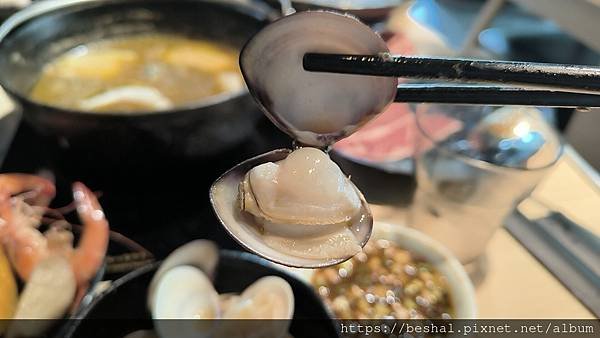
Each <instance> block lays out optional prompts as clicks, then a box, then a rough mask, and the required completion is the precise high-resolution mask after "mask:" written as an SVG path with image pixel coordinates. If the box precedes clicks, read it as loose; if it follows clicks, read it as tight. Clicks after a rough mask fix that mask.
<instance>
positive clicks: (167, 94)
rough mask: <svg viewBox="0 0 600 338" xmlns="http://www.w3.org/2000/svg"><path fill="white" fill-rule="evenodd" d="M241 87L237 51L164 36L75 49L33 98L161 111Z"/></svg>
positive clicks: (79, 106)
mask: <svg viewBox="0 0 600 338" xmlns="http://www.w3.org/2000/svg"><path fill="white" fill-rule="evenodd" d="M243 86H244V84H243V80H242V78H241V75H240V71H239V67H238V52H237V50H234V49H233V48H230V47H228V46H224V45H220V44H217V43H214V42H209V41H203V40H195V39H190V38H186V37H181V36H176V35H168V34H148V35H135V36H129V37H123V38H118V39H109V40H103V41H98V42H93V43H89V44H87V45H82V46H78V47H76V48H74V49H72V50H70V51H68V52H66V53H64V54H62V55H60V56H59V57H57V58H56V59H54V60H52V61H51V62H50V63H48V64H47V65H45V67H44V68H43V70H42V72H41V75H40V78H39V80H38V81H37V82H36V84H35V85H34V87H33V89H32V90H31V93H30V97H31V99H33V100H35V101H38V102H42V103H45V104H48V105H52V106H59V107H64V108H70V109H76V110H84V111H93V112H108V111H110V112H130V113H133V112H136V111H153V110H165V109H170V108H174V107H179V106H188V105H193V104H195V103H198V102H199V101H201V100H202V99H203V98H206V97H210V96H213V95H217V94H220V93H224V92H228V91H237V90H240V89H242V88H243Z"/></svg>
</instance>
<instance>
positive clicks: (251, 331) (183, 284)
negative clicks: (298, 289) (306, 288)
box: [128, 240, 294, 338]
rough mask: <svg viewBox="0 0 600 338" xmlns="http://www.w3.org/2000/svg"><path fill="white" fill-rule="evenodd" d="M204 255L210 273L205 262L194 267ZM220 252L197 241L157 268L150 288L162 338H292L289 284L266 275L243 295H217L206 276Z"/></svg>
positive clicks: (148, 333) (144, 334) (140, 333)
mask: <svg viewBox="0 0 600 338" xmlns="http://www.w3.org/2000/svg"><path fill="white" fill-rule="evenodd" d="M213 250H215V252H213ZM202 252H204V253H205V254H206V257H205V258H206V259H208V260H210V261H211V262H210V264H208V266H209V267H210V269H206V264H201V266H194V265H190V264H192V263H193V264H195V265H198V264H197V263H198V262H199V258H200V256H198V254H199V253H202ZM216 254H218V250H217V248H216V246H215V245H214V243H212V242H209V241H205V240H197V241H193V242H190V243H188V244H186V245H184V246H182V247H181V248H179V249H177V250H175V251H174V252H173V253H172V254H171V255H170V256H169V257H168V258H167V259H166V260H165V262H164V263H163V264H162V265H161V267H160V268H159V269H158V270H157V272H156V274H155V275H154V278H153V281H152V284H151V286H150V287H149V290H148V299H149V309H150V312H151V313H152V318H153V319H154V324H155V329H156V335H157V336H159V337H161V338H174V337H225V336H226V337H250V336H251V337H275V338H276V337H284V336H286V337H287V336H289V335H288V329H289V324H290V320H291V319H292V317H293V315H294V293H293V291H292V287H291V286H290V285H289V284H288V282H286V281H285V280H284V279H282V278H280V277H276V276H267V277H263V278H261V279H259V280H257V281H255V282H254V283H253V284H251V285H250V286H248V287H247V288H246V289H245V290H244V291H243V292H242V293H241V294H235V293H227V294H222V295H219V294H218V293H217V291H216V290H215V289H214V287H213V284H212V282H211V281H210V279H209V277H208V275H207V274H206V273H205V272H204V270H208V271H210V272H212V273H214V270H215V267H216V264H217V259H216V258H217V256H216ZM212 255H215V257H211V256H212ZM190 258H194V259H193V260H191V259H190ZM163 319H201V320H200V321H194V320H187V321H173V320H163ZM202 319H203V320H202ZM214 319H238V321H218V320H217V321H215V320H214ZM245 319H282V320H268V321H264V320H263V321H256V320H247V321H246V320H245ZM239 320H242V321H239ZM153 334H154V333H153V332H152V331H137V332H133V333H131V334H130V335H128V337H151V336H152V335H153Z"/></svg>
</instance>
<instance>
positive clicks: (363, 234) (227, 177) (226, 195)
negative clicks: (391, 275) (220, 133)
mask: <svg viewBox="0 0 600 338" xmlns="http://www.w3.org/2000/svg"><path fill="white" fill-rule="evenodd" d="M291 152H292V151H291V150H289V149H278V150H274V151H271V152H268V153H265V154H262V155H259V156H257V157H254V158H251V159H249V160H246V161H244V162H242V163H240V164H238V165H237V166H235V167H234V168H232V169H230V170H229V171H228V172H226V173H225V174H223V175H222V176H221V177H219V178H218V179H217V180H216V181H215V183H214V184H213V185H212V187H211V189H210V201H211V203H212V206H213V209H214V210H215V213H216V215H217V217H218V218H219V220H220V221H221V223H222V224H223V226H224V227H225V229H226V230H227V231H228V232H229V234H230V235H231V236H232V237H233V238H234V239H235V240H236V241H237V242H238V243H240V244H241V245H242V246H244V247H245V248H246V249H247V250H249V251H251V252H253V253H255V254H257V255H259V256H262V257H264V258H266V259H268V260H270V261H273V262H276V263H279V264H283V265H287V266H291V267H302V268H321V267H326V266H330V265H334V264H338V263H341V262H343V261H345V260H347V259H348V258H350V256H348V257H342V258H324V259H320V258H306V257H300V256H298V255H294V254H293V252H289V251H286V250H278V249H275V248H274V246H273V245H272V242H271V243H268V240H269V236H265V235H264V234H263V233H261V232H260V230H259V229H261V228H262V226H261V225H260V224H258V223H257V221H256V219H255V218H254V217H252V216H251V215H249V214H247V213H244V212H242V211H241V210H240V204H239V189H238V188H239V185H240V182H242V181H243V180H244V177H245V175H246V173H247V172H248V171H250V170H251V169H252V168H254V167H256V166H258V165H260V164H263V163H267V162H278V161H281V160H283V159H285V158H286V157H287V156H288V155H289V154H290V153H291ZM357 191H358V189H357ZM359 197H360V200H361V212H362V214H363V215H365V217H361V218H360V219H359V220H357V222H356V223H355V224H352V225H351V226H350V230H351V231H352V233H353V235H354V236H355V237H356V239H357V242H358V243H359V245H360V246H361V247H362V246H364V245H365V244H366V243H367V241H368V239H369V237H370V235H371V229H372V227H373V217H372V215H371V211H370V209H369V206H368V203H367V201H366V200H365V198H364V196H362V194H360V192H359ZM308 240H310V239H308ZM301 244H302V243H300V245H301ZM322 245H327V244H326V243H324V244H323V243H322Z"/></svg>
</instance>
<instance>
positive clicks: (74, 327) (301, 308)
mask: <svg viewBox="0 0 600 338" xmlns="http://www.w3.org/2000/svg"><path fill="white" fill-rule="evenodd" d="M219 259H220V260H219V264H218V267H217V271H216V276H215V281H214V285H215V288H216V290H217V291H218V292H219V293H228V292H235V293H239V292H241V291H243V290H244V289H245V288H246V287H247V286H249V285H250V284H252V283H253V282H254V281H256V280H257V279H259V278H261V277H264V276H279V277H281V278H283V279H285V280H286V281H287V282H288V283H290V285H291V287H292V290H293V292H294V297H295V309H294V318H293V320H292V323H291V327H290V333H291V334H292V335H293V336H294V337H295V338H302V337H337V336H338V333H337V330H336V327H335V324H334V322H333V320H332V319H331V317H330V315H329V313H328V312H327V310H326V309H325V307H324V305H323V303H322V302H321V300H320V298H319V296H318V295H317V294H316V293H315V292H314V291H313V289H312V288H311V287H310V286H309V285H307V284H306V283H304V282H302V281H300V280H298V279H296V278H295V277H292V276H291V275H289V274H288V273H286V272H284V271H282V270H280V269H279V268H277V267H275V266H274V265H273V264H271V263H269V262H267V261H266V260H264V259H262V258H259V257H257V256H254V255H251V254H249V253H244V252H239V251H229V250H221V253H220V258H219ZM158 266H159V263H156V264H152V265H148V266H146V267H143V268H140V269H138V270H135V271H133V272H131V273H129V274H127V275H126V276H124V277H123V278H121V279H119V280H117V281H115V282H114V283H113V284H112V285H111V287H110V288H109V289H108V290H106V291H105V292H104V293H102V294H101V295H100V296H98V297H97V298H96V299H94V300H93V301H92V302H91V303H90V304H89V305H88V306H87V307H85V308H83V309H82V310H81V311H80V312H79V313H78V315H77V316H76V318H77V319H78V320H72V321H70V322H69V323H68V324H67V326H66V327H65V329H64V331H62V332H61V337H65V338H79V337H85V338H94V337H99V338H100V337H101V338H112V337H115V338H117V337H118V338H121V337H123V336H125V335H126V334H128V333H131V332H133V331H136V330H140V329H152V320H151V319H150V314H149V313H148V310H147V306H146V304H147V303H146V302H147V298H146V297H147V293H148V285H149V284H150V281H151V279H152V277H153V276H154V273H155V272H156V269H157V268H158ZM232 325H234V324H232Z"/></svg>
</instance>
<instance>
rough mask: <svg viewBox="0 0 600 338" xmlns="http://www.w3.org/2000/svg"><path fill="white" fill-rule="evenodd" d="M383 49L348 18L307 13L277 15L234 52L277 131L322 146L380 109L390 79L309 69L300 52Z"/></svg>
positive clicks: (390, 95) (389, 95) (391, 89)
mask: <svg viewBox="0 0 600 338" xmlns="http://www.w3.org/2000/svg"><path fill="white" fill-rule="evenodd" d="M308 52H312V53H317V52H318V53H338V54H361V55H375V54H382V53H389V50H388V48H387V46H386V44H385V42H384V41H383V39H381V37H379V35H377V34H376V33H375V32H374V31H373V30H371V28H369V27H368V26H366V25H364V24H363V23H361V22H360V21H359V20H358V19H356V18H354V17H352V16H350V15H342V14H337V13H333V12H324V11H309V12H298V13H295V14H292V15H288V16H285V17H283V18H281V19H279V20H277V21H275V22H274V23H272V24H270V25H268V26H267V27H265V28H264V29H263V30H261V31H260V32H259V33H258V34H257V35H256V36H254V37H253V38H252V39H251V40H250V41H249V42H248V44H246V46H245V47H244V49H243V50H242V52H241V54H240V67H241V70H242V74H243V76H244V80H245V81H246V84H247V85H248V89H249V90H250V93H251V94H252V96H253V97H254V98H255V100H256V101H257V103H258V105H259V107H260V108H261V109H262V111H263V112H264V113H265V115H267V117H269V119H271V121H273V123H275V124H276V125H277V126H278V127H279V128H280V129H281V130H283V131H284V132H286V133H288V134H289V135H290V136H291V137H292V138H294V139H295V140H297V141H298V142H300V143H302V144H307V145H312V146H316V147H327V146H329V145H330V144H332V143H334V142H335V141H337V140H339V139H340V138H343V137H345V136H348V135H350V134H351V133H353V132H354V131H356V130H357V129H358V128H359V127H360V126H362V125H363V124H364V123H365V122H367V121H368V120H370V119H371V118H373V117H374V116H375V115H377V114H378V113H380V112H381V111H383V110H384V109H385V107H386V106H387V105H388V104H390V103H391V102H392V100H393V99H394V96H395V94H396V86H397V84H398V80H397V79H396V78H390V77H377V76H362V75H347V74H328V73H312V72H307V71H305V70H304V68H303V66H302V59H303V57H304V54H305V53H308Z"/></svg>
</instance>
